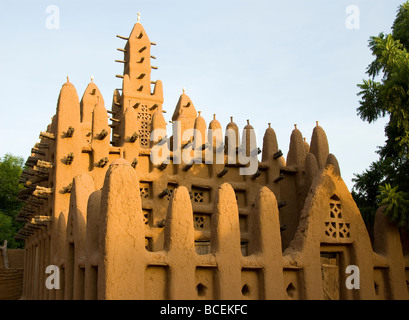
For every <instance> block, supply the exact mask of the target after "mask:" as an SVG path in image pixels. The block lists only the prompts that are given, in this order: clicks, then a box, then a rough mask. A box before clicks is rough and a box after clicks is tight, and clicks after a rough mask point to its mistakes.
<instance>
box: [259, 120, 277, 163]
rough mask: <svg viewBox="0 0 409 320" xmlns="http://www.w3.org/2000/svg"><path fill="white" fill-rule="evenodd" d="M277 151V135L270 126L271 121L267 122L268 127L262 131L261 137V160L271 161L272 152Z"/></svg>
mask: <svg viewBox="0 0 409 320" xmlns="http://www.w3.org/2000/svg"><path fill="white" fill-rule="evenodd" d="M277 151H278V143H277V136H276V133H275V131H274V129H273V128H271V123H269V124H268V128H267V129H266V131H265V133H264V138H263V154H262V157H261V160H262V161H263V162H265V161H271V160H272V159H273V157H274V154H275V153H276V152H277Z"/></svg>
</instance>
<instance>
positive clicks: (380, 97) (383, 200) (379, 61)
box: [352, 1, 409, 228]
mask: <svg viewBox="0 0 409 320" xmlns="http://www.w3.org/2000/svg"><path fill="white" fill-rule="evenodd" d="M369 48H370V50H371V51H372V55H373V56H374V57H375V58H374V60H373V61H372V62H371V63H370V64H369V66H368V67H367V70H366V74H367V75H368V79H365V80H363V82H362V83H361V84H358V87H359V88H360V90H361V91H360V92H359V93H358V96H360V98H361V99H360V101H359V104H360V106H359V107H358V109H357V112H358V115H359V116H360V117H361V119H362V120H364V121H367V122H369V123H372V122H375V121H376V120H378V119H379V118H382V117H388V119H389V121H388V123H387V124H386V126H385V137H386V141H385V144H384V145H383V146H381V147H379V149H378V150H377V151H376V152H377V153H378V154H379V160H378V161H376V162H373V163H372V164H371V165H370V167H369V169H367V170H365V172H363V173H361V174H355V178H354V179H353V181H354V182H355V185H354V190H353V193H352V194H353V196H354V198H355V200H356V202H357V204H358V206H359V208H360V209H361V212H362V215H363V217H364V219H365V221H366V222H367V223H371V222H373V219H374V215H375V212H376V210H377V208H378V207H379V206H380V205H386V208H387V209H386V210H385V213H386V214H387V215H389V216H390V217H391V219H392V220H393V221H395V222H396V223H397V224H398V225H399V226H406V227H408V228H409V224H408V221H409V219H408V217H409V205H408V204H409V202H408V201H409V181H408V178H407V177H409V53H408V52H409V1H406V2H405V3H404V4H402V5H401V6H400V7H399V9H398V12H397V15H396V19H395V21H394V23H393V25H392V33H391V34H384V33H380V34H379V35H378V36H377V37H371V38H370V40H369ZM398 190H399V191H398Z"/></svg>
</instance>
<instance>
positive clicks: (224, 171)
mask: <svg viewBox="0 0 409 320" xmlns="http://www.w3.org/2000/svg"><path fill="white" fill-rule="evenodd" d="M227 172H229V169H228V168H227V167H224V169H223V170H222V171H220V172H219V173H218V174H217V176H218V177H219V178H221V177H223V176H224V175H225V174H226V173H227Z"/></svg>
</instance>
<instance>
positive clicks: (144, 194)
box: [139, 182, 151, 199]
mask: <svg viewBox="0 0 409 320" xmlns="http://www.w3.org/2000/svg"><path fill="white" fill-rule="evenodd" d="M150 185H151V183H150V182H141V183H140V184H139V193H140V195H141V199H148V198H149V197H150V190H151V188H150V187H151V186H150Z"/></svg>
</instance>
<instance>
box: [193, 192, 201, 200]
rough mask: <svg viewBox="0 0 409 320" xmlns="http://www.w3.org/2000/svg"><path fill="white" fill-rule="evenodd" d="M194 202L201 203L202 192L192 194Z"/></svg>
mask: <svg viewBox="0 0 409 320" xmlns="http://www.w3.org/2000/svg"><path fill="white" fill-rule="evenodd" d="M193 201H194V202H203V192H200V191H199V192H193Z"/></svg>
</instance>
